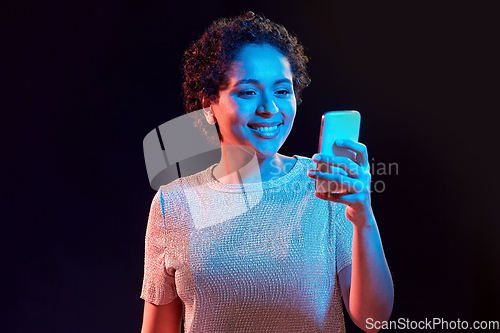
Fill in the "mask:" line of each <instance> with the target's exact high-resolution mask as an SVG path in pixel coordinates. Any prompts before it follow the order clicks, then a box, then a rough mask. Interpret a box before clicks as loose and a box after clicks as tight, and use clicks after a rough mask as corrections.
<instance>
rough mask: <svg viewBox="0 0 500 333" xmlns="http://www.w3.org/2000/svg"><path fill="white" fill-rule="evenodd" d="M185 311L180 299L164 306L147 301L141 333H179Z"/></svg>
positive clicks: (177, 298)
mask: <svg viewBox="0 0 500 333" xmlns="http://www.w3.org/2000/svg"><path fill="white" fill-rule="evenodd" d="M183 310H184V309H183V306H182V301H181V299H180V298H179V297H176V298H175V299H174V300H173V301H171V302H170V303H168V304H164V305H154V304H152V303H149V302H147V301H145V302H144V316H143V320H142V330H141V333H179V332H180V331H181V323H182V320H181V319H182V314H183Z"/></svg>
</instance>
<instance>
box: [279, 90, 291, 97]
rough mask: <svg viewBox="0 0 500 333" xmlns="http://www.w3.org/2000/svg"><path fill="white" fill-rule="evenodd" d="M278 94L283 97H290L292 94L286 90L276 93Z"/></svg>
mask: <svg viewBox="0 0 500 333" xmlns="http://www.w3.org/2000/svg"><path fill="white" fill-rule="evenodd" d="M276 94H278V95H282V96H288V95H290V92H289V91H288V90H286V89H281V90H278V91H276Z"/></svg>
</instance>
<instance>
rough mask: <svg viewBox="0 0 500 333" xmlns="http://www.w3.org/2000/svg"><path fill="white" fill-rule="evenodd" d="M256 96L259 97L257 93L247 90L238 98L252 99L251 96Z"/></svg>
mask: <svg viewBox="0 0 500 333" xmlns="http://www.w3.org/2000/svg"><path fill="white" fill-rule="evenodd" d="M254 95H257V93H256V92H255V91H253V90H245V91H241V92H240V93H239V94H238V96H240V97H251V96H254Z"/></svg>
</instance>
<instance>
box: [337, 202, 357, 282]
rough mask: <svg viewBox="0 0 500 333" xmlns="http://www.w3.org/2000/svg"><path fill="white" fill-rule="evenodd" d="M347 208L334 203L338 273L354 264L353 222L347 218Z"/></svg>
mask: <svg viewBox="0 0 500 333" xmlns="http://www.w3.org/2000/svg"><path fill="white" fill-rule="evenodd" d="M345 210H346V206H345V205H344V204H341V203H334V207H333V212H334V214H333V222H334V226H335V229H334V230H335V262H336V270H337V273H338V272H340V271H341V270H342V269H344V268H346V267H347V266H349V265H351V264H352V234H353V225H352V222H351V221H349V220H348V219H347V217H346V216H345Z"/></svg>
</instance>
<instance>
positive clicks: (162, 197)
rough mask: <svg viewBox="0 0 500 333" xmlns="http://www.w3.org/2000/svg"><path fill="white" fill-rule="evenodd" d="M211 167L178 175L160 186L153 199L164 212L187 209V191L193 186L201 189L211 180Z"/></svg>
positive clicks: (177, 211)
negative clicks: (182, 175) (191, 173)
mask: <svg viewBox="0 0 500 333" xmlns="http://www.w3.org/2000/svg"><path fill="white" fill-rule="evenodd" d="M212 167H213V165H212V166H210V167H209V168H207V169H205V170H203V171H200V172H198V173H196V174H193V175H190V176H186V177H180V178H178V179H175V180H173V181H171V182H170V183H168V184H166V185H162V186H160V188H159V189H158V192H157V193H156V196H155V199H154V200H156V201H157V203H158V204H159V205H160V206H161V207H162V210H163V211H164V212H165V213H166V214H168V213H169V212H176V213H179V212H180V211H183V210H186V209H188V200H187V197H186V195H187V193H188V192H189V191H190V190H191V189H194V188H196V189H198V190H200V189H203V188H204V186H203V185H205V184H206V183H207V182H209V181H211V179H210V178H211V168H212Z"/></svg>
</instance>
